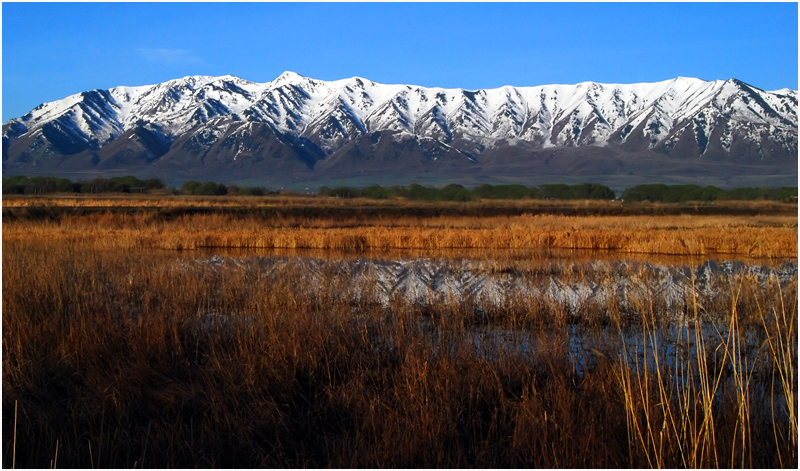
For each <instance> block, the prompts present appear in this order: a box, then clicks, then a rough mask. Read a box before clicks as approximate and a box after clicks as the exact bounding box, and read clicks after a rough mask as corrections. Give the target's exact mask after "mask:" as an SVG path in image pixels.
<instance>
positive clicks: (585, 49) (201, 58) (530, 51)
mask: <svg viewBox="0 0 800 471" xmlns="http://www.w3.org/2000/svg"><path fill="white" fill-rule="evenodd" d="M2 9H3V16H2V18H3V121H4V122H5V121H7V120H8V119H11V118H14V117H19V116H21V115H23V114H25V113H27V112H28V111H30V110H31V109H32V108H34V107H36V106H37V105H39V104H40V103H43V102H47V101H53V100H58V99H61V98H64V97H65V96H67V95H70V94H73V93H78V92H81V91H85V90H90V89H95V88H110V87H113V86H117V85H146V84H153V83H158V82H162V81H165V80H169V79H173V78H178V77H184V76H186V75H225V74H231V75H236V76H239V77H241V78H244V79H247V80H251V81H254V82H267V81H270V80H272V79H274V78H275V77H277V76H278V75H280V73H281V72H283V71H284V70H292V71H295V72H298V73H300V74H302V75H305V76H309V77H314V78H317V79H322V80H337V79H342V78H348V77H352V76H361V77H367V78H369V79H371V80H374V81H377V82H383V83H408V84H415V85H423V86H438V87H445V88H458V87H460V88H467V89H478V88H494V87H500V86H503V85H515V86H534V85H543V84H551V83H578V82H582V81H588V80H591V81H595V82H605V83H634V82H655V81H660V80H666V79H670V78H674V77H677V76H686V77H698V78H701V79H705V80H716V79H728V78H738V79H740V80H743V81H745V82H747V83H749V84H751V85H754V86H756V87H759V88H762V89H766V90H775V89H779V88H785V87H788V88H792V89H795V90H796V89H797V70H798V63H797V56H798V47H797V45H798V43H797V33H798V29H797V19H798V4H797V3H505V4H498V3H344V4H343V3H238V4H233V3H3V5H2Z"/></svg>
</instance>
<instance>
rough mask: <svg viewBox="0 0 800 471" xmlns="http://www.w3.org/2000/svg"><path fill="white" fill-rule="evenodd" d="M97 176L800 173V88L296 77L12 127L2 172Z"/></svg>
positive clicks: (105, 104)
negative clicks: (468, 86) (471, 86)
mask: <svg viewBox="0 0 800 471" xmlns="http://www.w3.org/2000/svg"><path fill="white" fill-rule="evenodd" d="M661 170H664V171H668V172H669V173H667V174H665V173H663V172H662V171H661ZM98 171H102V172H107V173H114V172H121V173H126V172H127V173H137V174H151V175H159V176H162V177H164V178H166V179H168V180H169V179H178V178H189V177H192V178H212V177H213V178H215V179H217V180H231V181H234V180H245V179H249V180H257V179H259V178H263V179H264V180H265V181H268V182H271V183H277V184H280V183H287V184H290V183H298V184H301V183H302V182H315V181H326V180H337V179H359V178H367V179H369V178H371V179H372V180H374V181H389V180H397V181H402V180H404V179H411V180H413V179H415V178H417V179H420V178H422V179H424V178H426V176H429V177H430V178H432V179H434V180H435V179H444V180H449V181H459V180H464V181H469V180H474V179H477V178H484V179H485V180H487V181H516V180H519V179H524V178H540V179H542V178H545V179H547V178H551V179H552V178H555V179H558V178H559V177H560V179H561V180H564V181H568V180H571V179H572V180H574V179H578V180H580V179H585V178H583V177H588V176H598V177H600V178H601V179H602V178H612V176H617V177H620V176H626V175H627V177H631V178H629V179H633V180H636V178H637V177H636V176H637V175H638V176H639V177H640V179H641V180H642V181H644V180H648V179H651V180H652V179H653V178H655V177H658V176H661V177H662V178H667V179H669V178H673V179H677V180H681V179H686V178H694V179H701V178H703V177H704V176H707V177H708V178H709V179H711V180H714V181H717V180H715V179H722V180H725V179H730V178H737V177H741V178H745V179H746V178H750V177H753V176H756V177H758V176H759V175H762V176H765V178H772V177H766V176H768V175H771V176H775V175H778V176H780V175H785V176H786V178H791V177H792V176H794V179H795V180H796V175H797V92H796V91H793V90H787V89H784V90H779V91H775V92H766V91H763V90H760V89H757V88H755V87H752V86H750V85H747V84H745V83H743V82H741V81H738V80H735V79H731V80H727V81H721V80H717V81H713V82H707V81H703V80H699V79H692V78H685V77H678V78H676V79H672V80H667V81H663V82H657V83H640V84H600V83H594V82H584V83H580V84H576V85H544V86H537V87H511V86H506V87H501V88H497V89H491V90H475V91H470V90H463V89H442V88H425V87H418V86H412V85H386V84H379V83H375V82H372V81H370V80H367V79H363V78H359V77H354V78H350V79H344V80H337V81H321V80H315V79H312V78H308V77H302V76H300V75H298V74H295V73H293V72H286V73H284V74H282V75H281V76H279V77H278V78H276V79H275V80H273V81H271V82H267V83H254V82H249V81H246V80H243V79H240V78H238V77H233V76H222V77H207V76H192V77H184V78H181V79H175V80H170V81H168V82H164V83H160V84H157V85H152V86H139V87H115V88H112V89H109V90H93V91H87V92H83V93H79V94H76V95H72V96H69V97H67V98H64V99H63V100H59V101H55V102H51V103H45V104H43V105H40V106H39V107H37V108H35V109H34V110H32V111H31V112H30V113H28V114H26V115H25V116H23V117H21V118H18V119H13V120H10V121H8V122H7V123H5V124H4V125H3V172H4V174H8V173H12V172H13V173H29V174H34V173H40V174H41V173H48V172H49V173H51V174H60V173H81V172H98ZM648 172H649V173H648ZM698 172H705V173H698ZM648 175H649V177H648ZM627 177H626V178H627ZM650 177H653V178H650Z"/></svg>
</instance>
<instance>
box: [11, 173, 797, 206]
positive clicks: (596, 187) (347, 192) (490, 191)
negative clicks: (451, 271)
mask: <svg viewBox="0 0 800 471" xmlns="http://www.w3.org/2000/svg"><path fill="white" fill-rule="evenodd" d="M151 190H158V191H159V192H161V193H167V194H174V195H200V196H215V195H239V196H265V195H273V194H277V193H278V192H277V191H270V190H268V189H266V188H265V187H263V186H254V187H248V186H238V185H224V184H222V183H218V182H213V181H207V182H198V181H194V180H191V181H188V182H186V183H184V184H183V185H181V186H180V187H179V188H176V187H168V188H165V186H164V183H163V181H162V180H161V179H158V178H150V179H144V180H142V179H139V178H136V177H133V176H123V177H111V178H95V179H92V180H89V181H76V182H73V181H71V180H69V179H68V178H56V177H32V178H28V177H25V176H23V175H17V176H12V177H3V194H5V195H13V194H19V195H42V194H50V193H85V194H96V193H137V192H141V193H145V192H149V191H151ZM317 194H318V195H320V196H331V197H337V198H369V199H391V198H395V197H401V198H406V199H409V200H418V201H474V200H477V199H503V200H508V199H557V200H576V199H578V200H583V199H596V200H612V199H614V198H616V194H615V193H614V191H613V190H612V189H611V188H609V187H607V186H605V185H600V184H597V183H579V184H576V185H566V184H563V183H561V184H549V185H539V186H532V187H527V186H524V185H490V184H483V185H479V186H477V187H475V188H472V189H469V188H466V187H464V186H463V185H458V184H450V185H447V186H444V187H441V188H437V187H426V186H422V185H419V184H417V183H414V184H411V185H409V186H397V185H396V186H389V187H383V186H380V185H371V186H367V187H364V188H355V187H349V186H340V187H335V188H330V187H327V186H322V187H320V188H319V191H318V192H317ZM620 199H622V200H623V201H626V202H637V201H651V202H663V203H681V202H686V201H717V200H758V199H763V200H775V201H797V187H780V188H754V187H744V188H735V189H731V190H724V189H722V188H718V187H715V186H706V187H701V186H699V185H665V184H646V185H637V186H634V187H631V188H628V189H626V190H625V191H623V192H622V195H620Z"/></svg>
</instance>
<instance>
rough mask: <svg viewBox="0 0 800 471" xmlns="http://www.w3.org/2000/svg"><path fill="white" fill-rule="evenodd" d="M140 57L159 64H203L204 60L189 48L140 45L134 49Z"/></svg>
mask: <svg viewBox="0 0 800 471" xmlns="http://www.w3.org/2000/svg"><path fill="white" fill-rule="evenodd" d="M136 52H138V53H139V56H141V57H142V59H144V60H146V61H148V62H157V63H159V64H169V65H191V64H203V63H205V61H204V60H203V58H202V57H200V56H198V55H197V54H195V53H194V51H192V50H189V49H168V48H150V47H140V48H138V49H137V50H136Z"/></svg>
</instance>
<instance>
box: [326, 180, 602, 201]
mask: <svg viewBox="0 0 800 471" xmlns="http://www.w3.org/2000/svg"><path fill="white" fill-rule="evenodd" d="M318 194H320V195H323V196H335V197H339V198H359V197H360V198H371V199H389V198H394V197H396V196H398V197H403V198H407V199H410V200H420V201H473V200H476V199H523V198H530V199H604V200H610V199H614V197H615V195H614V191H613V190H612V189H611V188H609V187H607V186H604V185H598V184H596V183H580V184H577V185H566V184H553V185H540V186H538V187H526V186H524V185H490V184H484V185H480V186H478V187H475V188H473V189H472V190H470V189H468V188H466V187H464V186H462V185H458V184H450V185H447V186H445V187H442V188H435V187H425V186H422V185H419V184H417V183H414V184H412V185H410V186H390V187H388V188H384V187H382V186H379V185H373V186H368V187H365V188H362V189H358V188H351V187H346V186H343V187H337V188H329V187H327V186H323V187H321V188H320V189H319V192H318Z"/></svg>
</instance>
